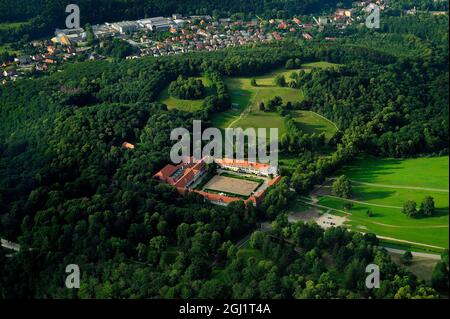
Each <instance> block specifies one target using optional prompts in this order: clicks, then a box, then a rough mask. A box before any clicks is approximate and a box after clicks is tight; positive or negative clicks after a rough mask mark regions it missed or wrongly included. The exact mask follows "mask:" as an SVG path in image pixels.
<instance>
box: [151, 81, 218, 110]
mask: <svg viewBox="0 0 450 319" xmlns="http://www.w3.org/2000/svg"><path fill="white" fill-rule="evenodd" d="M196 79H199V80H202V82H203V85H204V86H205V88H206V91H207V93H206V96H208V95H211V94H212V87H211V82H210V81H209V80H208V79H207V78H205V77H196ZM203 101H204V99H198V100H183V99H177V98H175V97H173V96H170V94H169V87H167V88H165V89H164V90H163V91H162V92H161V94H160V96H159V98H158V102H160V103H164V104H166V105H167V108H168V109H169V110H170V109H178V110H180V111H186V112H195V111H198V110H200V109H201V108H202V105H203Z"/></svg>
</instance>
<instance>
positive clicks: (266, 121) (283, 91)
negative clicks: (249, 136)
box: [212, 62, 338, 136]
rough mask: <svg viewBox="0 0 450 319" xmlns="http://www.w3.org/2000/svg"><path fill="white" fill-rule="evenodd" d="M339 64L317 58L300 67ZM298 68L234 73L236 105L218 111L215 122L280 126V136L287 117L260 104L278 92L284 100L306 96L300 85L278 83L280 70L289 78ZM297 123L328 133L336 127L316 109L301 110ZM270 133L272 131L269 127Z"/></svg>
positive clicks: (231, 81) (308, 68)
mask: <svg viewBox="0 0 450 319" xmlns="http://www.w3.org/2000/svg"><path fill="white" fill-rule="evenodd" d="M330 67H338V65H337V64H332V63H328V62H314V63H308V64H305V65H303V67H302V68H301V69H303V70H305V71H306V72H310V71H311V70H312V69H313V68H330ZM298 71H300V69H297V70H286V69H278V70H275V71H272V72H270V73H267V74H265V75H260V76H256V77H233V78H228V79H227V80H226V82H227V85H228V89H229V91H230V94H231V98H232V103H233V104H234V105H235V106H234V107H233V108H232V109H231V110H229V111H226V112H222V113H220V114H217V115H216V116H215V117H214V118H213V119H212V123H213V125H214V126H215V127H219V128H222V129H224V128H232V127H241V128H242V129H246V128H255V129H257V128H278V133H279V136H282V135H283V134H284V133H285V131H286V128H285V125H284V119H283V118H282V117H281V116H280V115H279V114H278V113H276V112H263V111H260V110H259V108H258V105H259V103H260V102H261V101H262V102H264V103H265V104H267V102H268V101H269V100H270V99H273V98H274V97H275V96H280V97H281V98H282V99H283V103H286V102H288V101H291V102H296V101H301V100H302V99H303V93H302V92H301V91H300V90H298V89H293V88H289V87H277V86H275V84H274V79H275V77H276V76H277V75H278V74H283V75H284V76H285V77H286V80H287V82H289V81H290V79H289V75H290V74H291V73H292V72H298ZM253 78H254V79H255V80H256V83H257V86H252V85H251V80H252V79H253ZM297 114H298V123H299V124H300V127H301V128H302V129H304V130H305V131H306V132H307V133H313V132H322V131H323V130H328V132H326V134H327V136H332V134H334V132H335V130H336V128H335V127H334V125H333V124H332V123H330V122H329V121H328V120H326V119H324V118H321V117H320V116H318V115H317V114H315V113H313V112H303V111H298V113H297ZM267 136H269V131H267Z"/></svg>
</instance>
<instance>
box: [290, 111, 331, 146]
mask: <svg viewBox="0 0 450 319" xmlns="http://www.w3.org/2000/svg"><path fill="white" fill-rule="evenodd" d="M293 116H294V120H295V122H296V123H298V126H299V128H300V129H301V130H302V132H304V133H308V134H312V133H322V132H325V138H326V140H327V141H329V140H330V139H331V138H332V137H333V135H334V134H335V133H336V131H337V130H338V128H337V127H336V125H335V124H334V123H333V122H331V121H329V120H327V119H326V118H324V117H322V116H320V115H319V114H317V113H314V112H311V111H295V112H293Z"/></svg>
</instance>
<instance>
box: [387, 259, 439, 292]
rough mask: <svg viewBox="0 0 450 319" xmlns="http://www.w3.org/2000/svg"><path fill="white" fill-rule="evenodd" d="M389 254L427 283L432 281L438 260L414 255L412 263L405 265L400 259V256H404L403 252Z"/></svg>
mask: <svg viewBox="0 0 450 319" xmlns="http://www.w3.org/2000/svg"><path fill="white" fill-rule="evenodd" d="M389 255H390V256H391V258H392V261H393V262H395V263H396V264H398V265H402V266H403V267H405V268H406V269H408V270H409V271H411V272H412V273H413V274H414V275H416V276H417V277H418V278H419V279H421V280H424V281H425V282H426V283H428V284H430V283H431V275H432V273H433V269H434V267H435V266H436V264H437V262H438V261H437V260H433V259H430V258H424V257H418V256H414V257H413V260H412V262H411V264H410V265H403V264H402V263H401V261H400V257H401V256H402V255H401V254H398V253H392V252H390V253H389Z"/></svg>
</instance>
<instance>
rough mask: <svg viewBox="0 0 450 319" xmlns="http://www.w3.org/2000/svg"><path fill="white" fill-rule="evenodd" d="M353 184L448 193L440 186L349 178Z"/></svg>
mask: <svg viewBox="0 0 450 319" xmlns="http://www.w3.org/2000/svg"><path fill="white" fill-rule="evenodd" d="M351 182H352V183H354V184H359V185H367V186H375V187H384V188H399V189H413V190H421V191H431V192H443V193H448V192H449V190H448V189H442V188H429V187H416V186H402V185H387V184H374V183H366V182H360V181H356V180H353V179H352V180H351Z"/></svg>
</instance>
